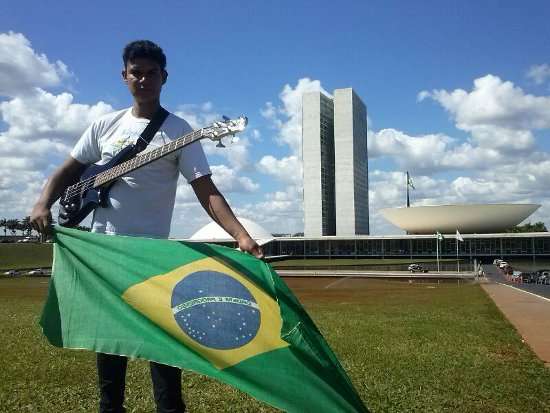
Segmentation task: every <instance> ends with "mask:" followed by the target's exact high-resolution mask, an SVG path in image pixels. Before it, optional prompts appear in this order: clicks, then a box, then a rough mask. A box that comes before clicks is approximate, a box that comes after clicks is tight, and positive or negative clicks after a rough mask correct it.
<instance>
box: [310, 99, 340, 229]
mask: <svg viewBox="0 0 550 413" xmlns="http://www.w3.org/2000/svg"><path fill="white" fill-rule="evenodd" d="M333 119H334V105H333V102H332V100H331V99H330V98H328V97H326V96H325V95H323V94H321V93H319V92H313V93H306V94H304V96H303V98H302V157H303V168H304V172H303V178H304V233H306V234H310V236H315V237H317V236H324V235H335V234H336V221H335V203H334V120H333Z"/></svg>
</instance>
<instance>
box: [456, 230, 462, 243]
mask: <svg viewBox="0 0 550 413" xmlns="http://www.w3.org/2000/svg"><path fill="white" fill-rule="evenodd" d="M456 239H457V240H459V241H460V242H464V238H462V235H460V232H458V229H457V230H456Z"/></svg>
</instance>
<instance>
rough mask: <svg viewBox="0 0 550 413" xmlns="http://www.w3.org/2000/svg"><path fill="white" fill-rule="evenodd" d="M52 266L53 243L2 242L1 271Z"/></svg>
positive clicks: (0, 252) (0, 245) (0, 246)
mask: <svg viewBox="0 0 550 413" xmlns="http://www.w3.org/2000/svg"><path fill="white" fill-rule="evenodd" d="M51 266H52V244H36V243H28V244H23V243H13V244H0V271H1V270H8V269H14V270H19V269H30V268H40V267H51Z"/></svg>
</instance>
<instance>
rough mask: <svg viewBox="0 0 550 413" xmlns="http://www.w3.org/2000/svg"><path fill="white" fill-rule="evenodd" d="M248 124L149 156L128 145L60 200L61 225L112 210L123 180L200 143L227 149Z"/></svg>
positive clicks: (194, 136)
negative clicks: (112, 193)
mask: <svg viewBox="0 0 550 413" xmlns="http://www.w3.org/2000/svg"><path fill="white" fill-rule="evenodd" d="M247 123H248V119H247V118H246V116H241V117H239V118H237V119H229V118H227V117H225V116H224V118H223V121H217V122H214V123H213V124H212V125H210V126H208V127H206V128H202V129H197V130H196V131H193V132H191V133H188V134H186V135H184V136H182V137H180V138H178V139H176V140H173V141H172V142H170V143H167V144H166V145H163V146H159V147H158V148H156V149H153V150H151V151H148V152H144V153H142V154H138V155H136V146H135V144H132V145H128V146H126V147H125V148H123V149H122V150H121V151H120V152H119V153H117V154H116V156H114V157H113V158H112V159H111V160H110V161H109V162H108V163H106V164H104V165H97V164H93V165H90V166H89V167H87V168H86V169H85V170H84V172H83V173H82V175H81V176H80V178H79V181H78V182H77V183H75V184H74V185H71V186H69V187H67V188H66V189H65V191H64V192H63V194H62V195H61V198H60V199H59V217H58V222H59V224H60V225H62V226H64V227H74V226H77V225H78V224H79V223H80V222H82V220H83V219H84V218H86V217H87V216H88V215H89V214H90V212H92V211H93V210H94V209H96V208H98V207H103V208H105V207H107V206H108V196H109V191H110V189H111V187H112V186H113V185H114V183H115V182H116V180H117V179H118V178H120V177H121V176H124V175H127V174H128V173H129V172H132V171H135V170H136V169H138V168H141V167H142V166H145V165H147V164H149V163H151V162H153V161H156V160H157V159H160V158H162V157H163V156H166V155H168V154H169V153H172V152H174V151H177V150H178V149H181V148H183V147H184V146H185V145H189V144H190V143H192V142H195V141H198V140H200V139H204V138H208V139H211V140H213V141H217V142H218V144H217V145H216V146H217V147H221V148H223V147H225V146H224V144H223V143H222V138H224V137H226V136H235V134H237V133H239V132H242V131H243V130H244V128H245V127H246V125H247Z"/></svg>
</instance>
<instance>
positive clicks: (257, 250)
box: [237, 234, 264, 259]
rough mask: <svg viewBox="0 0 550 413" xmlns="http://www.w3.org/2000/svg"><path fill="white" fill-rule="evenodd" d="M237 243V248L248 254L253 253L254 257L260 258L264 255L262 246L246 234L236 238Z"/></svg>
mask: <svg viewBox="0 0 550 413" xmlns="http://www.w3.org/2000/svg"><path fill="white" fill-rule="evenodd" d="M237 242H238V243H239V249H240V250H241V251H244V252H248V253H249V254H252V255H254V256H255V257H256V258H259V259H262V258H263V257H264V251H263V250H262V247H260V246H259V245H258V243H257V242H256V241H254V240H253V239H252V238H251V237H250V236H249V235H248V234H247V235H246V236H243V237H242V238H239V239H238V240H237Z"/></svg>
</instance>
